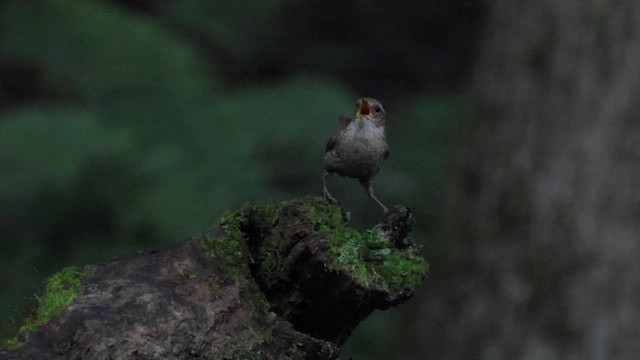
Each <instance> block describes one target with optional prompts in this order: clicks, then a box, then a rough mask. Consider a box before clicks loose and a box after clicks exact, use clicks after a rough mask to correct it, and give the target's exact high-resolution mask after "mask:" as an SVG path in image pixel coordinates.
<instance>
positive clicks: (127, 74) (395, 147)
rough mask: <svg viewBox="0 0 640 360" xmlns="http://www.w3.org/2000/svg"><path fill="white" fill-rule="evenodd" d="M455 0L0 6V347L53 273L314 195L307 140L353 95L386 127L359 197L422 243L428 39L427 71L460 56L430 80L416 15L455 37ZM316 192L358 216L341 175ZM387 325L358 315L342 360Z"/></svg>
mask: <svg viewBox="0 0 640 360" xmlns="http://www.w3.org/2000/svg"><path fill="white" fill-rule="evenodd" d="M453 3H456V4H458V5H457V6H458V7H455V6H452V5H447V4H453ZM460 3H472V2H469V1H467V2H465V1H457V2H449V3H447V2H445V1H442V0H438V1H435V2H433V3H431V4H430V5H428V6H427V5H425V6H423V7H417V6H416V5H415V4H412V5H408V4H404V5H403V4H400V5H398V6H407V7H409V6H410V7H411V10H412V11H409V12H407V11H402V12H400V11H398V10H396V9H395V8H393V9H391V8H390V7H389V5H388V4H386V3H384V2H382V1H372V2H364V1H361V2H359V1H346V2H337V1H328V2H326V4H324V5H318V4H319V3H318V2H311V1H301V2H287V1H282V0H271V1H258V0H252V1H251V0H244V1H239V2H235V1H204V0H201V1H190V2H177V1H168V0H165V1H162V0H158V1H111V2H108V1H98V0H95V1H89V0H51V1H35V0H34V1H20V0H13V1H4V2H2V4H0V289H1V291H0V336H5V337H6V335H7V334H8V333H9V331H11V329H12V328H15V326H16V325H15V323H14V321H12V320H11V319H14V320H19V319H20V318H21V317H22V316H24V311H25V310H26V309H27V308H28V307H29V306H33V305H34V304H35V300H34V297H33V296H32V294H34V293H37V292H39V291H40V290H41V289H42V283H41V282H42V279H43V278H44V277H45V276H46V275H48V274H50V273H52V272H53V271H55V270H57V269H59V268H61V267H63V266H66V265H80V264H85V263H92V262H97V261H103V260H107V259H109V258H110V257H112V256H116V255H120V254H125V253H127V252H131V251H136V250H151V249H162V248H167V247H170V246H172V245H175V244H177V243H180V242H182V241H183V240H184V239H185V238H186V237H188V236H190V235H192V234H194V233H197V232H199V231H202V230H204V229H205V228H207V227H208V226H210V225H211V224H212V222H213V221H214V220H215V219H217V218H218V217H219V216H220V214H222V213H223V212H225V211H229V210H235V209H236V208H237V207H238V206H239V205H240V204H241V203H243V202H245V201H276V200H285V199H290V198H293V197H299V196H303V195H307V194H310V193H319V191H320V181H319V180H320V175H321V172H322V154H323V151H324V146H325V142H326V140H327V139H328V138H329V137H330V136H331V135H332V134H333V132H335V131H336V130H337V118H338V116H339V115H341V114H344V115H350V113H351V112H352V111H353V104H354V102H355V100H356V98H357V97H360V96H373V97H379V98H380V99H381V100H382V101H383V103H384V104H385V107H386V109H387V113H388V114H389V119H388V137H389V141H390V147H391V155H390V159H389V160H388V161H387V163H386V164H385V166H384V167H383V170H382V172H381V174H380V175H379V177H378V178H377V179H376V192H377V194H378V195H379V197H380V198H381V199H382V200H383V201H385V202H386V203H389V204H393V203H403V204H406V205H409V206H411V207H412V208H413V210H414V213H415V214H416V217H417V219H418V228H417V229H416V233H415V234H414V235H415V238H416V239H421V238H427V237H428V235H429V233H430V232H431V231H433V228H434V227H437V218H436V216H435V211H436V209H437V202H438V199H439V196H440V192H441V188H442V181H443V177H444V175H445V172H446V168H447V161H448V158H449V157H450V153H451V149H452V146H453V144H454V143H455V138H456V136H457V134H458V133H459V131H460V129H461V127H462V125H463V123H462V120H463V119H464V115H465V112H464V111H465V110H464V101H463V99H462V97H461V96H459V95H456V91H457V90H456V89H457V88H459V87H460V86H461V83H460V79H461V76H463V75H464V73H465V71H466V68H465V67H464V61H463V60H461V59H463V58H464V56H462V55H464V53H461V52H460V49H461V48H465V46H468V44H467V43H468V42H469V41H470V39H467V38H465V37H464V36H461V38H465V41H461V42H460V43H451V45H450V46H449V47H450V48H452V49H449V48H447V47H446V46H444V45H442V44H439V43H438V44H436V46H437V48H438V49H440V50H439V51H436V52H435V53H437V55H434V57H436V58H437V57H438V56H443V55H442V54H444V53H447V54H449V55H448V56H449V57H447V59H449V60H450V59H451V58H452V56H453V55H451V54H454V55H455V54H459V53H460V54H462V55H460V56H458V58H456V59H458V60H457V61H458V62H459V64H458V65H456V62H455V60H454V61H452V64H453V65H452V67H451V68H450V69H449V70H448V72H447V71H444V70H442V69H443V68H444V67H446V65H442V66H441V67H440V68H437V69H436V70H430V69H432V67H430V66H427V65H430V64H431V62H433V60H432V59H431V60H429V55H430V54H433V53H434V52H430V49H431V47H429V46H432V45H429V43H428V39H431V37H432V36H434V35H433V32H432V31H430V28H429V26H433V23H429V22H426V23H423V22H421V21H422V20H424V19H437V18H439V17H441V15H442V14H440V13H439V12H438V11H445V10H446V11H449V12H450V13H451V14H457V16H458V18H459V20H460V22H461V23H464V24H466V25H469V24H468V21H467V19H466V17H470V16H471V15H468V14H467V15H460V14H461V13H464V14H466V12H464V11H459V10H460V8H459V6H461V5H460ZM434 4H436V5H437V4H440V7H438V6H435V5H434ZM442 9H445V10H442ZM456 9H457V10H458V11H456ZM471 9H472V10H474V9H475V7H473V6H471ZM385 13H386V14H389V13H392V15H393V14H395V15H397V16H396V17H393V16H391V17H386V18H383V17H381V15H384V14H385ZM367 19H380V20H378V21H375V22H370V21H367ZM420 19H422V20H420ZM451 19H455V17H451ZM345 23H347V24H354V26H346V27H343V30H340V29H341V28H340V27H339V25H340V24H345ZM393 24H396V25H398V24H401V25H402V26H395V27H394V26H393ZM425 24H426V25H425ZM356 25H357V26H356ZM454 25H455V24H454ZM452 26H453V25H452ZM381 29H382V30H385V31H387V32H386V37H385V38H384V39H383V41H382V40H381V39H380V38H379V37H380V36H381V34H380V32H379V31H381ZM461 29H463V30H461V31H463V35H465V34H464V31H470V30H469V28H468V26H467V27H462V28H461ZM466 35H467V36H470V33H467V34H466ZM438 36H442V34H439V35H438ZM453 38H455V36H454V37H453ZM432 47H433V46H432ZM442 49H449V50H447V51H448V52H447V51H444V50H442ZM456 49H457V50H456ZM409 50H412V51H409ZM398 53H401V54H402V56H401V57H397V58H394V57H393V56H391V55H394V54H396V55H397V54H398ZM449 60H448V61H449ZM456 66H457V67H456ZM425 69H426V70H425ZM433 71H435V72H433ZM435 73H437V76H435V75H433V74H435ZM394 74H396V75H394ZM449 80H450V81H451V84H450V86H445V85H443V84H445V83H446V82H447V81H449ZM434 82H435V83H436V84H439V85H437V86H435V87H434V88H435V89H436V90H438V91H440V92H441V90H443V89H444V90H446V93H447V94H448V95H442V94H440V93H434V92H433V89H434V88H430V86H429V85H428V84H430V83H434ZM369 91H370V92H369ZM429 91H431V92H429ZM330 187H331V188H332V191H333V192H334V193H335V195H336V196H337V197H338V198H339V199H340V200H342V202H343V204H344V205H345V206H346V207H347V208H350V209H351V210H352V218H353V222H354V224H355V225H356V226H357V227H360V228H362V229H364V228H367V227H370V225H371V223H373V222H375V221H377V220H378V218H379V216H380V214H379V210H378V209H377V208H376V207H375V206H372V204H371V201H370V199H368V198H367V197H366V194H365V192H364V191H363V190H362V188H360V186H359V185H358V183H357V181H354V180H346V179H338V178H332V179H331V180H330ZM426 246H427V247H426V249H427V253H428V252H429V244H428V243H427V244H426ZM427 257H429V256H428V255H427ZM389 321H391V319H390V318H389V317H385V318H384V320H380V321H379V320H375V319H373V320H370V321H369V322H371V323H372V324H375V326H373V328H372V329H373V330H371V331H369V332H367V331H368V330H367V329H368V328H370V327H365V328H364V329H362V330H359V331H358V333H357V334H356V336H355V340H354V341H353V343H354V344H356V345H353V346H350V349H352V350H349V353H350V354H351V353H352V355H353V356H356V357H358V355H359V354H360V355H361V354H364V353H363V352H361V350H363V349H359V347H358V345H357V344H365V343H366V344H369V345H367V346H370V347H373V348H368V349H367V353H368V354H375V353H376V351H375V349H376V348H377V349H380V348H381V347H383V346H384V341H376V342H371V341H365V340H363V339H366V338H367V337H368V336H378V335H376V334H379V333H380V330H379V329H380V327H381V326H380V324H381V323H384V324H387V323H388V322H389ZM376 329H377V330H376ZM378 354H382V353H380V352H379V351H378ZM372 356H373V355H372ZM380 356H383V355H380ZM367 358H370V359H373V358H374V357H371V356H370V357H367Z"/></svg>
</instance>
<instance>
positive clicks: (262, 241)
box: [0, 198, 426, 359]
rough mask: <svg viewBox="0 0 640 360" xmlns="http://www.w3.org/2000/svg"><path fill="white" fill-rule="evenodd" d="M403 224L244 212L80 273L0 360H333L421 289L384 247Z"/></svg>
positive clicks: (275, 210) (402, 215) (395, 252)
mask: <svg viewBox="0 0 640 360" xmlns="http://www.w3.org/2000/svg"><path fill="white" fill-rule="evenodd" d="M411 223H412V218H411V214H410V212H407V209H406V208H404V207H397V208H396V209H395V210H394V211H393V212H392V213H391V215H390V216H388V217H386V218H385V220H384V221H383V224H381V225H378V226H377V227H376V228H375V229H379V230H372V231H370V232H368V233H367V235H362V236H360V234H359V233H357V232H356V231H355V230H353V229H350V228H348V226H347V223H346V218H345V214H344V213H343V211H342V209H340V208H338V207H335V206H332V205H329V204H326V203H325V202H324V201H323V200H322V199H321V198H305V199H301V200H296V201H292V202H288V203H283V204H281V205H279V206H263V205H247V206H245V207H243V208H242V209H241V210H240V211H238V212H236V213H231V214H229V215H227V216H225V217H224V219H223V221H222V222H221V224H220V227H217V228H213V229H211V230H209V231H207V232H205V233H203V234H200V235H197V236H195V237H193V238H192V239H190V240H188V241H187V242H186V243H184V244H183V245H182V246H179V247H177V248H175V249H172V250H168V251H163V252H151V253H140V254H135V255H131V256H126V257H122V258H116V259H114V260H112V261H109V262H107V263H104V264H99V265H89V266H84V267H81V268H79V269H78V270H79V271H78V274H82V275H79V276H80V279H81V280H82V285H83V291H82V292H81V293H80V294H79V295H78V297H77V298H75V301H73V303H72V304H71V305H70V306H68V307H66V308H65V309H63V310H62V311H61V312H60V313H59V314H57V315H56V316H55V317H53V318H52V319H51V320H50V321H48V322H46V323H45V324H44V325H43V326H42V327H41V328H40V329H39V330H37V331H35V332H33V333H29V334H22V336H25V337H27V338H26V339H25V340H26V341H27V342H26V345H25V346H24V347H23V348H21V349H18V350H14V351H4V352H2V351H0V358H3V359H192V358H200V359H336V358H337V357H338V355H339V353H340V349H341V346H342V344H343V343H344V341H345V340H346V339H347V338H348V336H349V334H350V333H351V331H352V330H353V328H354V327H355V326H357V324H358V323H359V322H360V321H361V320H362V319H364V318H365V317H366V316H368V315H369V314H370V313H371V312H372V311H373V310H374V309H376V308H379V309H384V308H387V307H389V306H393V305H397V304H400V303H402V302H403V301H405V300H406V299H408V298H409V297H410V296H411V295H412V294H413V291H414V289H415V288H416V287H417V286H418V285H419V284H420V283H421V282H422V280H423V278H424V275H425V271H426V267H425V265H426V264H425V263H424V260H423V259H422V257H419V256H418V254H417V250H416V249H415V247H414V246H412V245H410V246H408V247H403V248H402V249H398V248H396V247H395V245H394V243H395V242H396V241H395V240H392V239H393V238H394V237H397V236H398V233H397V232H394V231H393V230H392V229H406V227H407V226H409V227H410V224H411ZM394 224H395V225H394ZM383 225H384V228H385V229H387V230H383V229H382V228H383ZM356 234H357V235H356ZM345 235H348V236H345ZM401 235H402V236H403V237H406V233H403V234H401ZM348 244H351V245H348ZM356 245H357V246H360V247H359V248H357V249H356V250H357V251H356V252H354V254H355V255H356V256H354V257H348V256H347V257H343V254H348V253H349V251H350V250H349V249H351V248H353V247H355V246H356ZM374 245H375V246H374ZM380 249H387V250H388V251H385V252H383V253H380V254H379V255H385V256H386V257H385V256H382V257H376V256H374V255H376V254H377V253H376V251H378V250H380ZM360 253H362V254H361V255H358V254H360ZM365 253H367V254H369V255H364V254H365ZM391 260H393V261H392V262H391V263H390V261H391ZM385 264H387V266H384V265H385ZM407 269H409V271H408V272H407ZM401 272H402V273H401ZM374 273H375V275H373V274H374ZM378 273H380V275H378ZM375 276H378V277H375Z"/></svg>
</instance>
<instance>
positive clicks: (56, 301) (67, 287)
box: [4, 266, 93, 349]
mask: <svg viewBox="0 0 640 360" xmlns="http://www.w3.org/2000/svg"><path fill="white" fill-rule="evenodd" d="M91 275H93V274H92V273H90V272H78V269H77V268H76V267H75V266H69V267H66V268H64V269H62V270H61V271H60V272H58V273H55V274H53V275H51V276H50V277H49V278H48V279H47V280H46V287H45V291H44V295H42V297H41V298H38V303H39V304H38V308H37V309H36V310H35V311H34V313H33V315H32V316H31V317H29V318H28V319H27V320H26V321H25V324H24V325H22V326H21V327H20V328H19V329H18V333H17V335H16V336H15V337H13V338H11V339H9V340H6V341H5V343H4V345H5V346H6V347H7V348H9V349H16V348H19V347H22V346H23V345H24V344H25V343H26V342H27V340H28V338H29V335H30V334H31V333H33V332H35V331H37V330H38V329H40V327H41V326H42V325H43V324H45V323H47V322H48V321H49V320H51V319H52V318H53V317H54V316H55V315H57V314H58V313H59V312H60V311H62V310H64V309H66V308H67V307H68V306H69V305H71V304H72V303H73V302H74V301H75V300H76V298H77V297H78V296H79V295H80V294H81V293H82V292H83V291H84V288H85V286H84V284H83V278H85V277H88V276H91Z"/></svg>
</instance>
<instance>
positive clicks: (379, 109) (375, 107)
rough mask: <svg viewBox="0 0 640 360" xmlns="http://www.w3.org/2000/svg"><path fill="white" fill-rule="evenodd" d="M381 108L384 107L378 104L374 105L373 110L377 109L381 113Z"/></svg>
mask: <svg viewBox="0 0 640 360" xmlns="http://www.w3.org/2000/svg"><path fill="white" fill-rule="evenodd" d="M381 110H382V108H381V107H380V106H378V105H376V106H374V107H373V111H375V112H377V113H379V112H380V111H381Z"/></svg>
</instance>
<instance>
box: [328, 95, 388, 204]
mask: <svg viewBox="0 0 640 360" xmlns="http://www.w3.org/2000/svg"><path fill="white" fill-rule="evenodd" d="M384 122H385V112H384V108H383V107H382V104H380V101H378V100H376V99H371V98H361V99H358V102H357V103H356V114H355V117H354V119H349V118H347V117H344V116H341V117H340V131H338V133H337V134H335V135H334V136H333V137H332V138H331V139H329V142H328V143H327V149H326V151H325V154H324V169H325V173H324V174H323V175H322V191H323V194H324V198H325V199H326V200H327V201H329V202H331V203H334V204H337V203H338V200H336V199H335V198H334V197H333V196H332V195H331V193H330V192H329V189H327V177H328V176H329V175H331V174H334V173H335V174H338V175H340V176H346V177H350V178H356V179H358V180H360V184H361V185H362V186H363V187H364V188H365V189H366V190H367V195H369V197H370V198H372V199H373V200H375V202H377V203H378V205H380V206H381V207H382V210H383V211H384V212H385V213H387V212H388V211H389V210H388V209H387V207H386V206H384V204H383V203H382V202H381V201H380V200H378V198H376V196H375V195H374V194H373V182H372V181H373V178H374V177H375V176H376V174H377V173H378V171H379V170H380V166H381V165H382V161H383V160H384V159H386V158H387V157H388V156H389V145H388V144H387V138H386V135H385V131H384Z"/></svg>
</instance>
